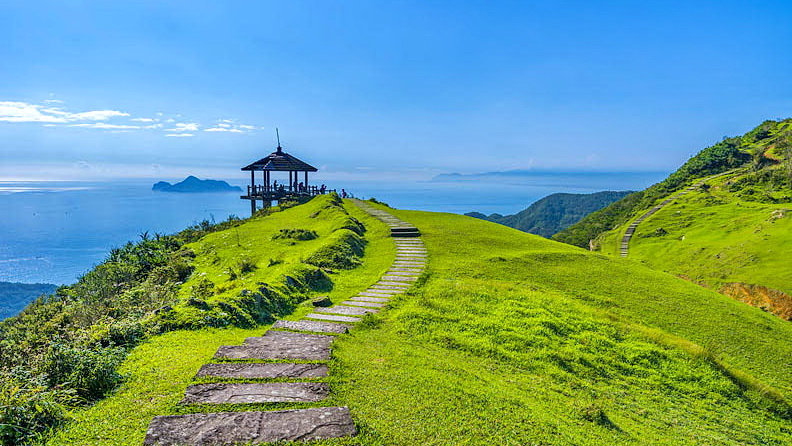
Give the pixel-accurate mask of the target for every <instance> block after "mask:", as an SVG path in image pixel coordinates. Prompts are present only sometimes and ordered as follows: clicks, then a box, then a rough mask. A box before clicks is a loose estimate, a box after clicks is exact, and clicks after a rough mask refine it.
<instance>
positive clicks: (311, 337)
mask: <svg viewBox="0 0 792 446" xmlns="http://www.w3.org/2000/svg"><path fill="white" fill-rule="evenodd" d="M334 339H335V337H333V336H328V335H320V334H308V333H294V332H291V331H278V330H268V331H267V332H266V333H264V336H255V337H251V338H246V339H245V344H255V345H267V344H280V343H290V344H321V345H325V344H326V345H330V343H331V342H333V340H334Z"/></svg>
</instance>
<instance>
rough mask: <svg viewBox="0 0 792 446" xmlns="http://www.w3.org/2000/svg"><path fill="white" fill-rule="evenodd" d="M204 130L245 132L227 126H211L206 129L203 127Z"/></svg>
mask: <svg viewBox="0 0 792 446" xmlns="http://www.w3.org/2000/svg"><path fill="white" fill-rule="evenodd" d="M204 132H231V133H245V132H244V131H242V130H239V129H230V128H227V127H212V128H208V129H204Z"/></svg>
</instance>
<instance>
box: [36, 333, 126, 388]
mask: <svg viewBox="0 0 792 446" xmlns="http://www.w3.org/2000/svg"><path fill="white" fill-rule="evenodd" d="M123 359H124V350H123V349H121V348H98V349H96V350H91V349H87V348H77V347H67V346H64V345H62V344H58V343H55V344H52V345H51V347H50V351H49V353H48V354H47V355H46V357H45V358H44V362H43V364H42V369H41V371H42V372H43V374H44V376H46V379H47V384H48V385H49V386H50V387H65V388H70V389H74V390H75V391H76V394H77V396H78V397H80V398H81V399H83V400H85V401H86V402H91V401H96V400H98V399H100V398H102V397H103V396H104V395H105V394H106V393H107V392H109V391H110V390H113V389H114V388H115V387H116V386H117V385H118V384H119V383H120V382H121V379H122V378H123V377H122V376H121V375H120V374H119V373H118V372H116V367H117V366H118V365H119V364H120V363H121V361H122V360H123Z"/></svg>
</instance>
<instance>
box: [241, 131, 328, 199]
mask: <svg viewBox="0 0 792 446" xmlns="http://www.w3.org/2000/svg"><path fill="white" fill-rule="evenodd" d="M242 170H247V171H250V186H248V187H247V195H243V196H241V197H240V198H242V199H243V200H250V212H251V213H255V212H256V200H261V201H262V206H263V207H269V206H271V205H272V202H273V201H277V202H281V201H290V200H296V201H302V200H305V199H306V198H310V197H313V196H315V195H319V194H324V193H328V192H334V191H332V190H328V189H325V188H324V186H323V187H321V188H320V187H317V186H315V185H313V186H312V185H310V184H308V172H316V171H317V170H318V169H317V168H316V167H313V166H311V165H310V164H308V163H306V162H304V161H301V160H299V159H297V158H296V157H294V156H292V155H289V154H288V153H286V152H284V151H283V148H282V147H281V146H280V143H278V147H277V149H276V150H275V151H274V152H272V153H270V154H269V155H267V156H266V157H264V158H261V159H260V160H258V161H255V162H253V163H251V164H248V165H247V166H245V167H243V168H242ZM259 171H260V172H261V180H262V181H261V184H256V176H257V175H256V172H259ZM273 172H289V179H288V181H283V182H281V183H278V180H277V179H274V178H272V173H273ZM300 173H302V174H303V178H302V181H301V179H300ZM284 180H285V179H284Z"/></svg>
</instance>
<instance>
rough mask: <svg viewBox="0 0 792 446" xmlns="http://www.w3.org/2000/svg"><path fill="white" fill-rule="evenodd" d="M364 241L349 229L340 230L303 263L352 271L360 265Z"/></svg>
mask: <svg viewBox="0 0 792 446" xmlns="http://www.w3.org/2000/svg"><path fill="white" fill-rule="evenodd" d="M364 246H365V240H364V239H363V238H362V237H361V236H360V235H358V234H357V233H355V232H353V231H351V230H349V229H340V230H338V231H335V232H334V233H332V234H331V235H330V237H328V239H327V241H326V243H325V244H324V245H323V246H322V247H321V248H319V249H318V250H316V251H315V252H314V253H313V254H312V255H311V256H310V257H308V258H307V259H305V263H308V264H311V265H314V266H318V267H321V268H338V269H352V268H354V267H356V266H358V265H359V264H360V257H362V256H363V249H364Z"/></svg>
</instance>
